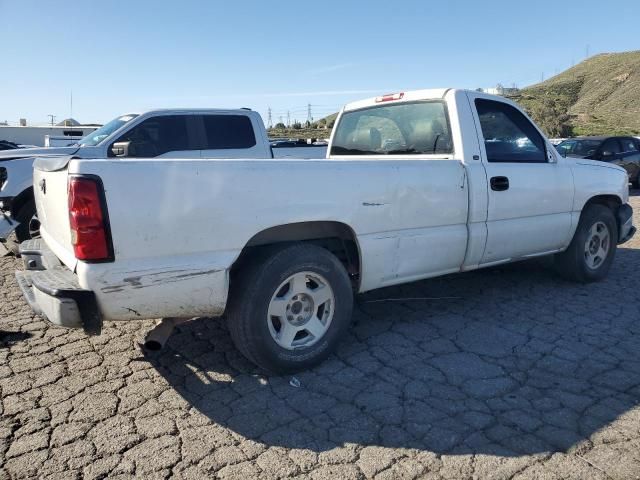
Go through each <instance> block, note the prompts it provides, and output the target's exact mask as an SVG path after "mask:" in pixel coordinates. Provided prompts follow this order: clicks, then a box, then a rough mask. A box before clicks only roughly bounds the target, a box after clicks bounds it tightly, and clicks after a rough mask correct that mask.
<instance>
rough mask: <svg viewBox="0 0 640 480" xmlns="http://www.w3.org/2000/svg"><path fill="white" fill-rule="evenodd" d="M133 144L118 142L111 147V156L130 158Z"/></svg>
mask: <svg viewBox="0 0 640 480" xmlns="http://www.w3.org/2000/svg"><path fill="white" fill-rule="evenodd" d="M130 146H131V142H116V143H114V144H113V145H112V146H111V154H112V155H113V156H114V157H128V156H129V147H130Z"/></svg>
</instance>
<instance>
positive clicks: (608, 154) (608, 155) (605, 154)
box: [600, 151, 613, 162]
mask: <svg viewBox="0 0 640 480" xmlns="http://www.w3.org/2000/svg"><path fill="white" fill-rule="evenodd" d="M612 158H613V152H607V151H605V152H602V155H600V160H604V161H605V162H606V161H607V160H611V159H612Z"/></svg>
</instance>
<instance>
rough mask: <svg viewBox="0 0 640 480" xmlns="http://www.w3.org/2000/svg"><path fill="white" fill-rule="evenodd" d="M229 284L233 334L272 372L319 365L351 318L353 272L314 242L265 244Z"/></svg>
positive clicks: (247, 353) (238, 343)
mask: <svg viewBox="0 0 640 480" xmlns="http://www.w3.org/2000/svg"><path fill="white" fill-rule="evenodd" d="M231 289H232V291H231V295H230V298H229V304H228V307H227V324H228V326H229V331H230V332H231V337H232V339H233V341H234V343H235V344H236V347H237V348H238V350H240V351H241V352H242V353H243V354H244V355H245V356H246V357H247V358H248V359H249V360H251V361H252V362H253V363H255V364H256V365H258V366H259V367H262V368H264V369H265V370H267V371H270V372H274V373H289V372H295V371H299V370H303V369H307V368H310V367H313V366H315V365H317V364H318V363H320V362H321V361H322V360H324V359H325V358H326V357H327V356H328V355H329V354H330V353H331V352H332V351H333V349H334V348H335V346H336V345H337V344H338V342H339V341H340V339H341V338H342V337H343V336H344V334H345V332H346V330H347V328H348V326H349V323H350V320H351V311H352V308H353V292H352V288H351V281H350V280H349V275H348V274H347V271H346V270H345V268H344V266H343V265H342V264H341V263H340V261H339V260H338V259H337V258H336V257H335V256H334V255H333V254H331V253H330V252H329V251H327V250H325V249H324V248H320V247H317V246H315V245H308V244H294V245H289V246H284V247H274V248H268V249H266V250H265V251H264V252H263V253H262V254H261V255H259V256H258V258H256V259H255V260H254V261H252V262H251V263H250V264H249V265H247V266H246V268H244V269H242V270H241V271H240V272H238V274H237V275H236V276H235V280H234V282H233V283H232V287H231Z"/></svg>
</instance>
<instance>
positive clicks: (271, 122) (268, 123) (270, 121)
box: [267, 107, 273, 128]
mask: <svg viewBox="0 0 640 480" xmlns="http://www.w3.org/2000/svg"><path fill="white" fill-rule="evenodd" d="M267 112H269V113H268V116H267V125H268V126H269V128H273V120H271V107H269V109H268V110H267Z"/></svg>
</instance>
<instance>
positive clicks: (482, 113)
mask: <svg viewBox="0 0 640 480" xmlns="http://www.w3.org/2000/svg"><path fill="white" fill-rule="evenodd" d="M475 104H476V109H477V110H478V117H479V118H480V127H481V128H482V136H483V137H484V145H485V148H486V151H487V160H488V161H489V162H511V163H520V162H522V163H546V162H547V157H546V148H545V142H544V139H543V138H542V135H540V134H539V133H538V131H537V130H536V128H535V127H534V126H533V125H532V124H531V122H530V121H529V120H528V119H527V117H525V116H524V115H523V114H522V113H520V112H519V111H518V110H517V109H515V108H513V107H512V106H511V105H507V104H506V103H502V102H496V101H493V100H484V99H481V98H478V99H476V101H475Z"/></svg>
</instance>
